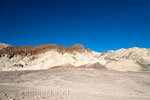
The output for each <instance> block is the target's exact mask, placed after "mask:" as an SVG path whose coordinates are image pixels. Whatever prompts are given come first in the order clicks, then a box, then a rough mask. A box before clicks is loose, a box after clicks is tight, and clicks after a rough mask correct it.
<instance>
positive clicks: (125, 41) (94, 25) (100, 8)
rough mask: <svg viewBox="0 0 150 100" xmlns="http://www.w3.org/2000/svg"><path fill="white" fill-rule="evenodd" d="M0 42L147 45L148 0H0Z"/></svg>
mask: <svg viewBox="0 0 150 100" xmlns="http://www.w3.org/2000/svg"><path fill="white" fill-rule="evenodd" d="M0 42H3V43H8V44H11V45H14V46H20V45H35V46H36V45H39V44H58V45H63V46H71V45H73V44H76V43H81V44H83V45H84V46H85V47H86V48H91V49H93V50H95V51H99V52H103V51H105V50H116V49H119V48H130V47H133V46H137V47H144V48H150V0H0Z"/></svg>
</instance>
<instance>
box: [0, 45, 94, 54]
mask: <svg viewBox="0 0 150 100" xmlns="http://www.w3.org/2000/svg"><path fill="white" fill-rule="evenodd" d="M50 50H56V51H57V52H59V53H61V54H64V53H66V52H67V53H74V51H76V52H85V51H87V52H91V51H92V50H91V49H85V47H84V46H83V45H82V44H75V45H73V46H72V47H64V46H60V45H55V44H41V45H39V46H30V45H25V46H18V47H13V46H9V47H7V48H3V49H2V50H0V56H3V55H5V54H7V55H10V56H14V55H21V56H28V55H38V54H41V53H45V52H47V51H50Z"/></svg>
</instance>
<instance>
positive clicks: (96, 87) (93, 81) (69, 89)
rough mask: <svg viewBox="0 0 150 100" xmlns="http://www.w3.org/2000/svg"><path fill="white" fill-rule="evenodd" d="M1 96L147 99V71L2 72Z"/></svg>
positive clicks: (5, 99)
mask: <svg viewBox="0 0 150 100" xmlns="http://www.w3.org/2000/svg"><path fill="white" fill-rule="evenodd" d="M0 99H1V100H150V74H149V72H119V71H109V70H107V69H103V70H98V69H82V68H54V69H47V70H37V71H33V70H32V71H4V72H0Z"/></svg>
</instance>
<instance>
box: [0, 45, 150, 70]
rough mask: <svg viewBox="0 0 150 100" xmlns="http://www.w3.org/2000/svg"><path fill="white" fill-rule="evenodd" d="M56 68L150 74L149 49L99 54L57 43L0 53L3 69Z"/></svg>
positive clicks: (18, 48) (8, 48)
mask: <svg viewBox="0 0 150 100" xmlns="http://www.w3.org/2000/svg"><path fill="white" fill-rule="evenodd" d="M54 66H56V68H57V67H60V66H63V67H65V68H66V66H67V67H68V66H71V67H72V66H74V67H78V68H80V67H81V68H86V69H91V68H93V69H101V68H102V69H108V70H118V71H149V70H150V49H146V48H137V47H133V48H129V49H119V50H116V51H112V50H110V51H106V52H104V53H98V52H95V51H92V50H91V49H86V48H85V47H84V46H83V45H82V44H75V45H73V46H72V47H64V46H59V45H55V44H41V45H39V46H29V45H26V46H19V47H13V46H10V45H8V46H5V47H3V48H2V49H1V50H0V70H2V71H5V70H39V69H48V68H52V67H54Z"/></svg>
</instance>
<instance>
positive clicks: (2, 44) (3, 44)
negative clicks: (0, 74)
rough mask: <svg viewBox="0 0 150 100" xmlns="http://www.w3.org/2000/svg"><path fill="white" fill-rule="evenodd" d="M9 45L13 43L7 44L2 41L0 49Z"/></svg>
mask: <svg viewBox="0 0 150 100" xmlns="http://www.w3.org/2000/svg"><path fill="white" fill-rule="evenodd" d="M8 46H11V45H9V44H5V43H0V50H1V49H3V48H6V47H8Z"/></svg>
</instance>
